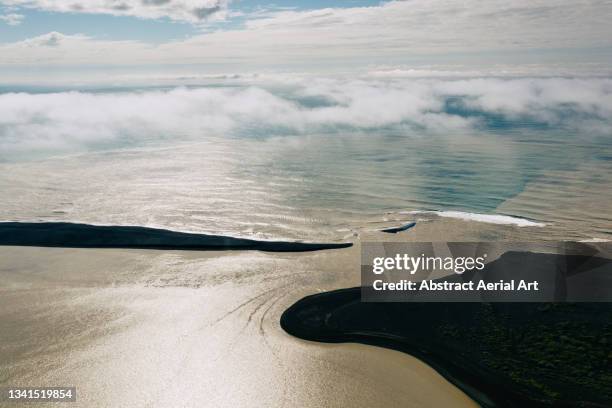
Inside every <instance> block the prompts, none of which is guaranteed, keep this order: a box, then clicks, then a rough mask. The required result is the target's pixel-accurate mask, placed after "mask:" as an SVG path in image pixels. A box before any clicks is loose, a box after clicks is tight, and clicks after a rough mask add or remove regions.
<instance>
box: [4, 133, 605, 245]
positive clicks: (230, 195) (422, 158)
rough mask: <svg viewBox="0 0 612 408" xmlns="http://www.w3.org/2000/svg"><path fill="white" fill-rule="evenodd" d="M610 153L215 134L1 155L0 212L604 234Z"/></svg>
mask: <svg viewBox="0 0 612 408" xmlns="http://www.w3.org/2000/svg"><path fill="white" fill-rule="evenodd" d="M610 157H612V145H611V144H610V143H608V142H607V141H606V140H605V139H604V140H599V141H592V142H591V143H588V144H587V143H581V142H579V141H578V140H577V137H572V135H565V136H564V137H559V136H558V135H556V134H553V133H551V132H543V133H542V132H537V133H529V132H521V134H518V133H513V132H509V133H490V132H489V133H483V132H480V133H475V134H453V135H419V134H404V135H393V134H377V133H372V134H346V135H333V136H331V135H318V136H290V137H274V138H264V139H249V138H212V139H208V140H205V141H202V142H198V143H190V144H179V145H178V146H174V147H149V148H139V149H136V148H133V149H124V150H111V151H103V152H92V153H86V154H81V155H73V156H66V157H62V158H53V159H46V160H40V161H28V162H17V163H4V164H2V165H0V170H1V172H0V190H2V191H3V195H2V198H1V202H2V206H0V218H1V219H4V220H41V221H49V220H61V221H83V222H89V223H102V224H121V225H124V224H127V225H146V226H161V227H168V228H174V229H177V230H187V231H202V232H210V233H217V234H229V235H237V236H244V237H254V238H265V239H295V240H322V239H325V240H335V241H337V240H346V239H352V237H354V236H356V235H358V234H360V233H363V232H367V231H371V230H376V229H380V228H383V227H386V226H390V225H395V223H397V222H400V223H401V222H403V221H409V220H412V219H415V218H416V219H417V220H418V219H419V218H423V217H425V215H415V214H407V212H410V211H413V210H424V209H427V210H452V211H461V212H468V213H483V214H504V215H510V216H515V217H524V218H528V219H533V220H534V221H535V222H537V223H540V224H546V227H545V228H544V229H542V230H541V231H538V230H535V229H534V231H533V234H534V235H533V237H534V238H539V237H546V238H552V239H588V238H593V237H597V238H602V239H605V238H609V237H610V226H612V205H610V202H612V177H609V176H610V175H612V161H611V160H610V159H609V158H610ZM544 230H545V231H544ZM550 234H553V235H552V236H551V235H550Z"/></svg>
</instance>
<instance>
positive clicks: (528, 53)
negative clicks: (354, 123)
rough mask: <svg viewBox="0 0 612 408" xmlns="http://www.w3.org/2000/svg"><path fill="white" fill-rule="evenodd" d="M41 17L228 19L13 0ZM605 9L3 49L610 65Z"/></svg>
mask: <svg viewBox="0 0 612 408" xmlns="http://www.w3.org/2000/svg"><path fill="white" fill-rule="evenodd" d="M9 3H11V4H15V5H20V6H25V7H36V8H41V9H45V10H55V11H66V12H87V13H94V12H99V13H111V14H118V15H133V16H137V17H141V18H160V17H164V16H166V17H169V18H172V19H175V20H182V21H191V22H197V21H199V20H201V19H208V18H212V17H214V18H216V17H215V16H222V15H223V13H227V4H228V1H226V0H208V1H193V0H183V1H165V0H147V1H143V0H124V1H111V0H91V1H87V2H84V1H83V2H77V1H76V0H66V1H59V0H56V1H53V0H44V1H43V0H10V1H9ZM610 20H612V3H611V2H609V1H604V0H593V1H588V2H579V3H576V2H569V1H561V0H530V1H527V0H522V1H512V2H508V1H501V0H491V1H487V2H482V1H476V0H468V1H464V2H451V1H446V0H411V1H391V2H386V3H382V4H380V5H377V6H373V7H352V8H326V9H318V10H306V11H304V10H301V11H296V10H282V11H270V12H266V13H255V14H252V15H251V16H250V17H249V16H247V19H246V22H245V24H244V25H243V26H241V27H239V28H232V29H226V30H220V29H217V30H213V31H209V32H206V33H199V34H197V35H194V36H193V37H191V38H188V39H181V40H174V41H168V42H165V43H162V44H159V45H152V44H148V43H145V42H126V41H106V40H99V39H95V38H91V39H88V40H87V41H81V42H79V43H76V42H73V43H68V42H67V43H66V47H65V48H64V47H58V49H56V52H55V53H49V52H48V50H47V49H43V50H38V49H34V48H32V47H22V45H23V44H22V43H23V42H16V43H9V44H4V45H0V54H2V55H3V57H2V58H1V59H0V65H10V64H27V63H37V64H41V63H44V64H61V65H67V64H83V63H84V61H86V62H87V63H88V64H104V65H113V64H114V65H136V64H155V63H157V64H235V65H244V64H246V63H250V64H254V65H268V66H278V65H280V64H292V65H302V66H316V65H317V64H320V63H327V64H328V65H330V66H334V67H339V66H343V67H346V66H354V65H362V66H363V65H367V64H381V63H385V64H395V65H398V64H405V63H407V62H414V61H417V62H418V61H427V62H428V63H449V64H461V63H464V62H465V61H468V62H470V63H471V64H472V65H482V64H484V63H489V64H496V63H509V64H519V63H542V64H544V63H546V64H554V63H568V62H585V61H590V62H600V63H601V62H602V61H603V63H605V64H609V63H610V62H612V57H611V55H612V54H611V53H610V52H609V49H610V48H611V47H612V35H610V33H611V31H610V24H609V21H610Z"/></svg>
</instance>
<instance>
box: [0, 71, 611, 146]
mask: <svg viewBox="0 0 612 408" xmlns="http://www.w3.org/2000/svg"><path fill="white" fill-rule="evenodd" d="M274 89H276V90H274ZM278 89H283V90H282V91H278ZM449 97H450V98H451V99H449ZM449 100H454V101H455V102H457V101H459V104H458V105H455V107H454V108H453V109H449V108H448V102H449ZM490 116H495V117H500V118H503V119H504V121H506V122H509V123H511V125H510V126H513V125H512V123H513V121H515V122H516V123H517V126H523V125H524V124H525V123H536V124H544V125H547V126H551V127H553V128H555V129H560V128H569V129H570V130H573V131H578V132H582V133H583V134H584V135H585V137H590V136H591V135H602V134H603V135H612V123H611V118H612V80H610V79H511V80H502V79H493V78H489V79H465V80H435V79H429V80H399V81H357V80H355V81H339V80H323V79H320V80H310V81H308V82H296V83H294V84H293V85H292V86H287V84H284V85H283V87H282V88H280V87H279V86H271V87H268V88H267V89H266V88H263V87H255V86H245V87H227V88H199V89H184V88H177V89H174V90H170V91H142V92H129V93H106V94H94V93H81V92H64V93H52V94H26V93H7V94H1V95H0V152H3V156H4V155H10V154H11V153H15V152H17V153H18V152H21V153H24V152H31V151H47V152H54V151H55V152H59V151H73V150H81V149H91V148H97V147H100V146H106V147H108V146H122V145H131V144H136V145H139V144H143V143H146V142H147V141H151V140H154V141H160V140H166V141H170V142H176V141H192V140H198V139H200V138H207V137H216V136H227V135H241V136H245V137H248V136H250V135H259V136H261V135H264V136H267V135H279V134H313V133H320V132H323V133H329V134H330V137H331V136H332V135H333V134H334V133H336V132H346V131H355V130H357V131H359V130H367V131H377V130H381V131H385V129H386V130H388V129H395V131H396V132H406V133H408V134H412V133H415V132H419V134H426V133H427V132H441V131H442V132H455V131H466V130H467V131H477V130H478V129H479V128H481V127H483V126H485V123H486V118H487V117H490ZM489 130H490V129H489Z"/></svg>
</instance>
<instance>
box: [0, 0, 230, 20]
mask: <svg viewBox="0 0 612 408" xmlns="http://www.w3.org/2000/svg"><path fill="white" fill-rule="evenodd" d="M228 2H229V0H3V1H1V2H0V3H2V4H4V5H6V6H10V7H25V8H32V9H38V10H44V11H53V12H61V13H87V14H112V15H116V16H132V17H138V18H145V19H159V18H162V17H167V18H170V19H172V20H176V21H188V22H192V23H197V22H200V21H203V20H209V19H219V18H223V17H225V13H226V12H227V5H228Z"/></svg>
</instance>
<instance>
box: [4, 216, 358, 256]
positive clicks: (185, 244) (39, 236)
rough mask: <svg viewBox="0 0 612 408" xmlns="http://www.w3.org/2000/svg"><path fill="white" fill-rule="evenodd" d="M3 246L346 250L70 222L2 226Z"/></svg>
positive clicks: (335, 245) (338, 245)
mask: <svg viewBox="0 0 612 408" xmlns="http://www.w3.org/2000/svg"><path fill="white" fill-rule="evenodd" d="M0 245H13V246H38V247H66V248H137V249H165V250H197V251H202V250H216V251H220V250H257V251H268V252H306V251H319V250H323V249H336V248H347V247H350V246H352V245H353V244H352V243H350V242H347V243H314V242H313V243H309V242H289V241H258V240H252V239H245V238H235V237H228V236H222V235H208V234H195V233H187V232H178V231H171V230H166V229H160V228H148V227H137V226H117V225H112V226H104V225H90V224H76V223H68V222H0Z"/></svg>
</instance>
